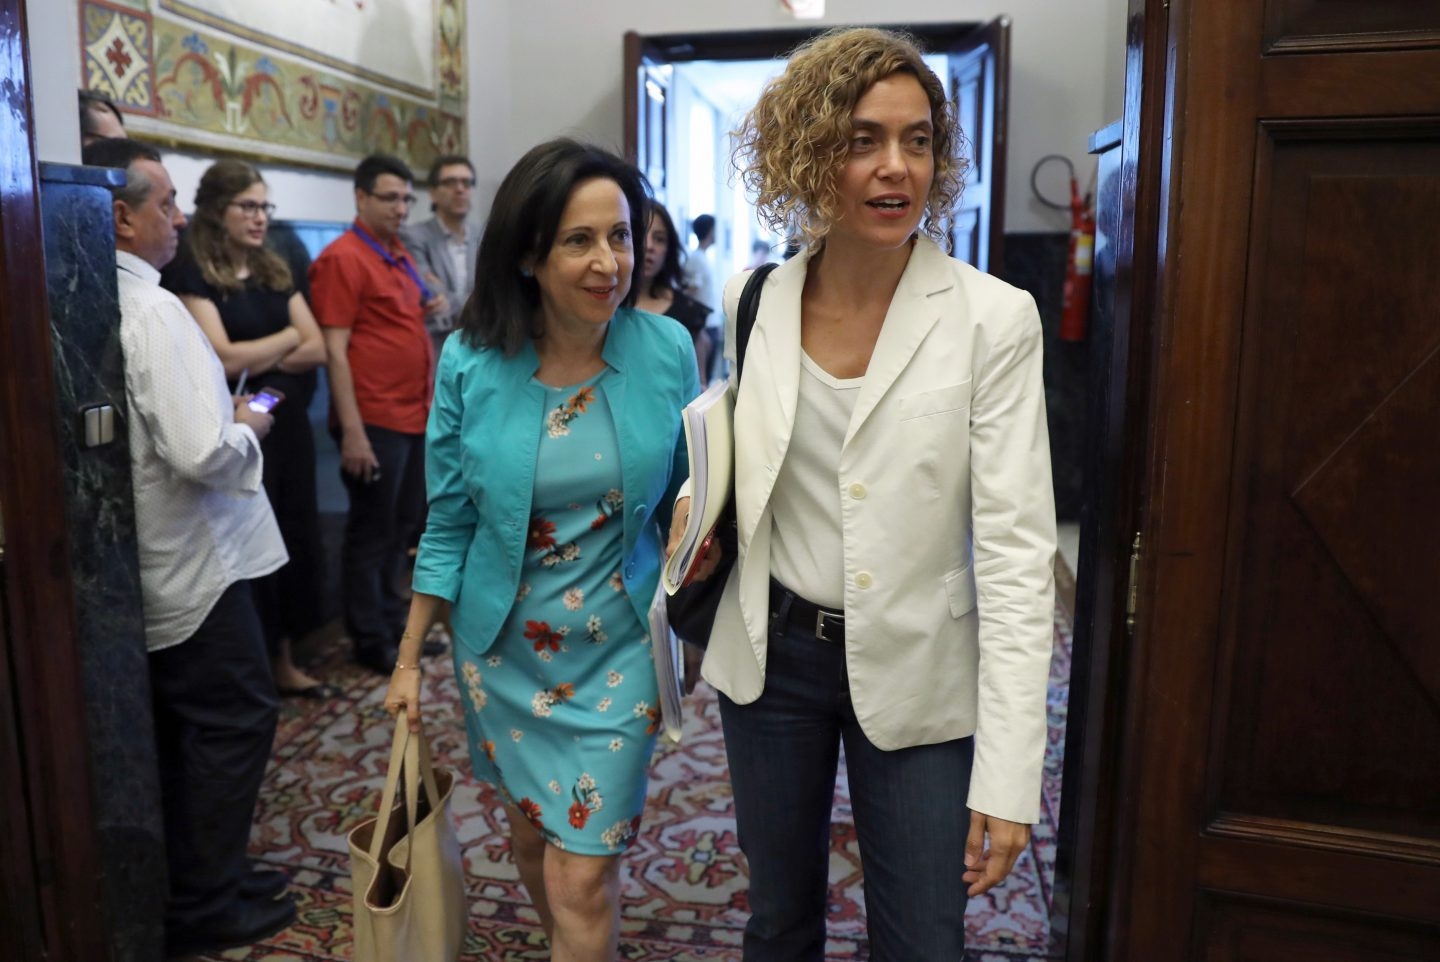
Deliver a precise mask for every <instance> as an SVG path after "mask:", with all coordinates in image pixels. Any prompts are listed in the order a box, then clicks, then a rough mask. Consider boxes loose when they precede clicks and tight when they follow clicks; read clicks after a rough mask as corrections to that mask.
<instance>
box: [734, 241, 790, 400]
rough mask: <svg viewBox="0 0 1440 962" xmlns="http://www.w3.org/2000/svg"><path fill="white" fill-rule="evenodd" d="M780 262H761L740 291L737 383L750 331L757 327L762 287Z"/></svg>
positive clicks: (737, 316) (736, 329)
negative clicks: (756, 316) (756, 319)
mask: <svg viewBox="0 0 1440 962" xmlns="http://www.w3.org/2000/svg"><path fill="white" fill-rule="evenodd" d="M779 266H780V265H779V264H761V265H760V266H759V267H757V268H755V269H754V270H753V271H751V272H750V276H749V278H747V279H746V281H745V287H744V288H743V289H742V290H741V291H740V306H739V308H738V309H737V310H736V311H735V384H736V386H737V387H738V386H739V384H740V373H741V369H742V368H743V367H744V366H745V349H746V348H747V347H749V346H750V332H751V331H752V330H754V328H755V315H756V314H757V313H759V311H760V288H762V287H764V286H765V278H766V276H767V275H768V274H769V273H770V272H771V271H773V270H774V269H775V268H777V267H779Z"/></svg>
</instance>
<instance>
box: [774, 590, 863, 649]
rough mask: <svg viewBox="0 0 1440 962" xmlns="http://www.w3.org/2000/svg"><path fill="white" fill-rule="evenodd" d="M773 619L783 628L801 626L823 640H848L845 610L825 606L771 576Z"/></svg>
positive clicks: (801, 628) (842, 642) (805, 631)
mask: <svg viewBox="0 0 1440 962" xmlns="http://www.w3.org/2000/svg"><path fill="white" fill-rule="evenodd" d="M770 621H771V624H772V625H775V626H778V627H780V628H781V629H790V628H798V629H799V630H800V631H802V632H804V633H806V634H810V635H814V636H815V637H816V638H819V639H820V640H821V641H832V642H835V643H836V644H844V643H845V612H843V611H835V610H834V609H831V608H822V607H820V606H819V605H817V604H815V603H814V602H813V601H806V600H805V599H804V598H802V597H800V596H799V595H797V594H796V593H795V592H793V591H791V590H790V589H789V588H787V587H785V586H784V585H782V584H781V583H780V582H778V581H776V580H775V579H774V578H771V579H770Z"/></svg>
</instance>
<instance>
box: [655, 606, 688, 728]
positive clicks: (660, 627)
mask: <svg viewBox="0 0 1440 962" xmlns="http://www.w3.org/2000/svg"><path fill="white" fill-rule="evenodd" d="M680 644H681V642H680V639H679V638H676V637H675V633H674V632H673V631H671V630H670V618H669V616H668V615H667V614H666V613H665V586H664V585H656V586H655V597H654V599H653V600H652V601H651V602H650V651H651V653H652V654H653V655H654V656H655V681H656V682H657V683H658V685H659V688H660V734H662V735H664V736H665V737H666V738H668V739H669V740H670V741H672V742H674V743H675V744H677V745H678V744H679V743H680V729H681V728H682V727H683V726H684V723H685V722H684V718H682V717H681V714H680V698H681V696H682V695H684V694H685V691H684V686H685V659H684V657H683V656H682V655H681V653H680Z"/></svg>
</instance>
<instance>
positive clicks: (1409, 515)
mask: <svg viewBox="0 0 1440 962" xmlns="http://www.w3.org/2000/svg"><path fill="white" fill-rule="evenodd" d="M1146 7H1147V12H1149V13H1151V14H1156V13H1157V11H1160V10H1162V9H1164V8H1168V17H1169V24H1168V36H1167V39H1166V43H1164V44H1163V45H1162V44H1156V45H1154V47H1155V49H1153V50H1151V51H1147V58H1148V59H1152V62H1159V63H1163V64H1166V65H1167V67H1166V71H1167V79H1166V84H1165V89H1164V91H1163V96H1164V99H1165V105H1164V109H1163V110H1162V111H1158V112H1153V111H1152V112H1151V113H1150V117H1151V118H1152V120H1153V122H1154V123H1157V124H1162V125H1163V127H1164V135H1165V136H1164V137H1163V138H1161V137H1158V136H1157V137H1152V138H1149V139H1148V141H1147V140H1146V139H1145V138H1143V137H1142V138H1141V140H1142V142H1152V143H1156V144H1163V150H1164V155H1163V158H1161V159H1160V160H1159V161H1158V163H1159V164H1160V166H1161V169H1162V172H1163V176H1162V178H1161V181H1160V189H1159V195H1158V198H1157V199H1158V208H1159V215H1158V217H1156V218H1154V221H1153V226H1151V227H1150V228H1148V229H1147V232H1146V236H1145V237H1144V238H1141V237H1138V236H1137V239H1136V255H1135V261H1136V264H1137V269H1138V265H1139V264H1140V263H1141V261H1142V255H1141V248H1142V247H1144V246H1146V245H1148V253H1147V257H1148V260H1149V263H1151V264H1152V265H1153V266H1154V268H1155V271H1156V274H1155V288H1154V295H1153V298H1152V300H1151V303H1150V305H1149V309H1148V311H1147V310H1146V308H1145V307H1144V306H1142V305H1138V304H1137V308H1136V309H1137V311H1141V312H1142V315H1141V316H1138V317H1137V318H1136V323H1137V324H1146V325H1149V326H1150V327H1151V328H1152V335H1153V336H1152V337H1151V340H1150V344H1151V345H1152V348H1153V349H1152V352H1151V354H1150V364H1149V368H1148V374H1149V377H1150V384H1151V393H1150V396H1149V405H1150V420H1149V429H1148V438H1147V445H1148V468H1147V472H1146V475H1147V477H1146V482H1147V483H1146V491H1147V500H1146V506H1145V511H1146V515H1145V520H1144V532H1145V533H1144V542H1143V544H1144V547H1143V560H1142V563H1141V582H1140V588H1141V590H1140V610H1139V615H1138V621H1137V626H1136V634H1135V639H1134V643H1133V646H1132V647H1131V648H1130V650H1129V652H1128V654H1129V664H1130V672H1129V680H1128V688H1127V692H1128V693H1127V697H1126V705H1125V709H1124V711H1125V731H1126V734H1125V738H1124V743H1123V752H1122V757H1123V763H1122V767H1121V770H1120V772H1119V774H1118V777H1117V784H1118V788H1119V797H1120V798H1121V799H1122V801H1121V802H1120V804H1119V807H1118V816H1117V818H1116V820H1115V822H1114V825H1113V829H1114V835H1113V837H1114V838H1115V839H1116V861H1115V865H1116V875H1115V886H1114V888H1113V890H1112V892H1111V897H1110V901H1109V907H1108V924H1107V938H1106V940H1105V944H1106V950H1105V952H1104V957H1105V958H1107V959H1117V960H1119V959H1123V960H1134V962H1158V960H1164V962H1181V960H1197V962H1198V960H1205V962H1231V960H1235V962H1239V960H1264V962H1290V960H1295V962H1300V960H1304V962H1382V960H1384V962H1399V960H1409V959H1414V960H1420V959H1440V609H1437V608H1436V607H1435V605H1434V599H1435V598H1436V597H1437V595H1440V4H1436V3H1434V2H1426V3H1406V2H1401V0H1371V2H1368V3H1365V4H1356V3H1340V2H1336V0H1205V2H1200V0H1169V2H1168V3H1162V2H1152V3H1149V4H1147V5H1146ZM1159 15H1160V16H1164V14H1159ZM1154 58H1158V60H1156V59H1154ZM1131 93H1132V95H1133V94H1134V92H1133V91H1132V92H1131ZM1150 95H1151V91H1148V90H1147V91H1146V96H1147V97H1148V96H1150ZM1152 133H1154V131H1152ZM1143 201H1144V199H1143V198H1142V203H1143Z"/></svg>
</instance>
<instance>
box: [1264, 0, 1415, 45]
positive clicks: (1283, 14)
mask: <svg viewBox="0 0 1440 962" xmlns="http://www.w3.org/2000/svg"><path fill="white" fill-rule="evenodd" d="M1437 36H1440V5H1436V4H1434V3H1415V2H1414V0H1366V2H1365V3H1355V2H1353V0H1349V2H1347V0H1269V2H1268V3H1266V4H1265V43H1266V46H1267V47H1270V48H1278V49H1284V48H1286V47H1304V46H1349V47H1373V46H1392V45H1406V44H1410V43H1415V42H1422V43H1423V42H1433V41H1434V40H1435V38H1436V37H1437Z"/></svg>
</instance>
